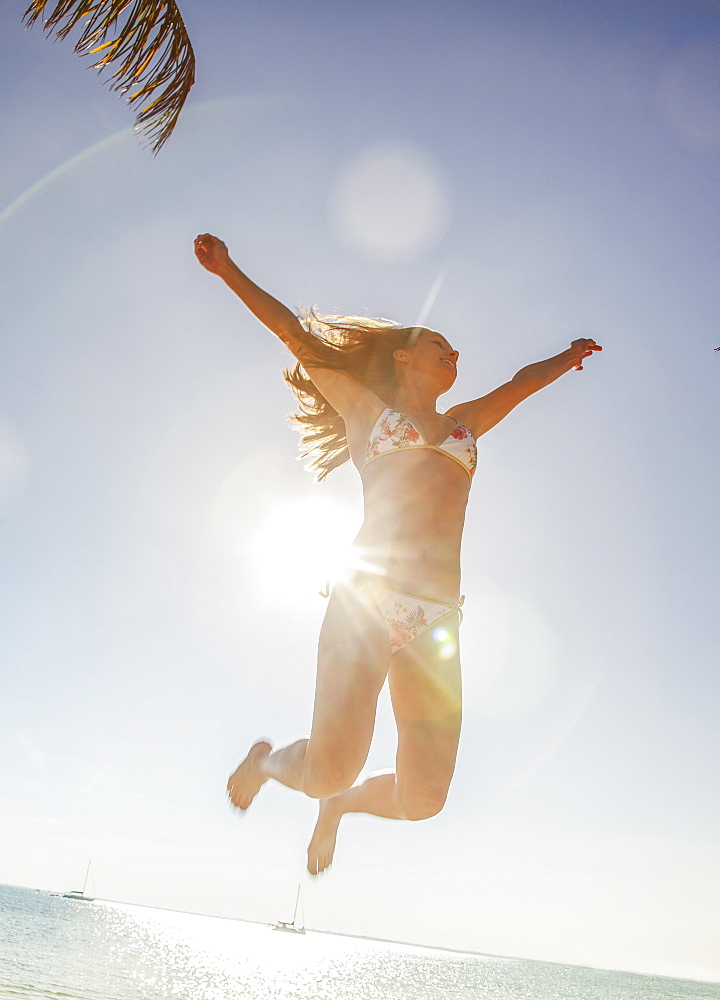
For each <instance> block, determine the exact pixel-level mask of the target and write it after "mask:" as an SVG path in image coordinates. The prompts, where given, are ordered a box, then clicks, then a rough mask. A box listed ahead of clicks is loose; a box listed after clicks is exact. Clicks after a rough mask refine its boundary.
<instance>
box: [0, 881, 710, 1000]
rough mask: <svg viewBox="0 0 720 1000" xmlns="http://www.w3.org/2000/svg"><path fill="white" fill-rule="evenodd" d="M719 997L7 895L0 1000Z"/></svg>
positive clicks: (4, 890)
mask: <svg viewBox="0 0 720 1000" xmlns="http://www.w3.org/2000/svg"><path fill="white" fill-rule="evenodd" d="M18 998H42V1000H455V998H463V1000H720V985H714V984H711V983H699V982H690V981H687V980H680V979H668V978H664V977H656V976H639V975H634V974H630V973H624V972H602V971H598V970H595V969H585V968H579V967H576V966H570V965H557V964H551V963H546V962H530V961H524V960H521V959H509V958H496V957H491V956H485V955H477V954H465V953H459V952H450V951H440V950H435V949H432V948H419V947H414V946H410V945H399V944H391V943H389V942H383V941H368V940H366V939H360V938H352V937H344V936H340V935H335V934H323V933H320V932H313V931H309V932H308V933H307V934H305V935H299V934H292V933H286V934H283V933H276V932H274V931H272V930H271V929H270V928H269V927H266V926H264V925H261V924H253V923H246V922H244V921H239V920H228V919H226V918H222V917H206V916H198V915H196V914H192V913H174V912H171V911H168V910H157V909H151V908H149V907H142V906H130V905H127V904H124V903H112V902H108V901H104V900H96V901H94V902H92V903H89V902H82V901H77V900H72V899H65V898H63V897H62V896H54V895H51V894H50V893H46V892H40V891H38V890H33V889H21V888H17V887H15V886H0V1000H18Z"/></svg>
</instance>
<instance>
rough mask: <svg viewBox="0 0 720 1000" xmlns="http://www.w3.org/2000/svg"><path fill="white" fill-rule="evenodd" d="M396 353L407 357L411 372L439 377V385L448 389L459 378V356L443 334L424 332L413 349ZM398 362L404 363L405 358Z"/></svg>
mask: <svg viewBox="0 0 720 1000" xmlns="http://www.w3.org/2000/svg"><path fill="white" fill-rule="evenodd" d="M395 353H396V355H398V354H399V355H405V358H406V359H407V360H406V363H407V365H408V370H409V371H417V372H422V373H423V374H431V375H437V379H438V383H439V384H440V385H445V386H446V388H448V389H449V388H450V386H451V385H452V384H453V382H454V381H455V379H456V377H457V360H458V357H459V354H458V352H457V351H454V350H453V348H452V347H451V345H450V344H449V343H448V341H447V340H446V339H445V337H443V336H442V334H440V333H436V332H435V331H434V330H423V331H422V333H421V334H420V335H419V337H418V338H417V339H416V341H415V343H414V344H413V346H412V347H409V348H407V349H406V350H405V351H396V352H395ZM397 360H400V361H402V360H403V358H402V357H400V358H398V359H397ZM443 391H446V390H445V389H443Z"/></svg>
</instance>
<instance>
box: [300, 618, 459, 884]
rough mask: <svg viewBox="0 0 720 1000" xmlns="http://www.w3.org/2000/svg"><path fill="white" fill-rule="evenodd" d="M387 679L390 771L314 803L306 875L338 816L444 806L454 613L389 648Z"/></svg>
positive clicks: (315, 866) (455, 704)
mask: <svg viewBox="0 0 720 1000" xmlns="http://www.w3.org/2000/svg"><path fill="white" fill-rule="evenodd" d="M389 683H390V694H391V697H392V703H393V711H394V713H395V719H396V722H397V728H398V750H397V758H396V770H395V773H385V774H375V775H372V776H371V777H369V778H368V779H367V780H365V781H363V782H361V783H360V784H359V785H355V786H353V787H352V788H349V789H348V790H347V791H346V792H343V793H342V794H341V795H336V796H335V797H334V798H330V799H327V800H325V801H323V802H321V803H320V813H319V816H318V821H317V825H316V827H315V831H314V833H313V836H312V840H311V841H310V846H309V847H308V870H309V871H310V872H311V873H312V874H316V873H318V872H321V871H323V869H325V868H327V867H328V865H329V864H330V863H331V861H332V857H333V852H334V849H335V839H336V836H337V829H338V825H339V823H340V820H341V819H342V817H343V816H344V815H345V813H349V812H364V813H370V814H372V815H374V816H384V817H386V818H388V819H411V820H419V819H427V818H428V817H430V816H434V815H436V814H437V813H438V812H440V810H441V809H442V807H443V805H444V804H445V799H446V797H447V792H448V788H449V787H450V781H451V779H452V776H453V772H454V770H455V758H456V755H457V747H458V740H459V737H460V723H461V717H462V706H461V682H460V658H459V654H458V620H457V616H454V617H452V618H447V619H444V620H443V622H442V623H441V625H440V627H439V628H437V629H434V628H430V629H428V630H427V631H426V632H424V633H423V634H422V635H420V636H418V637H417V638H416V639H413V640H412V642H410V643H408V645H407V646H405V647H404V648H403V649H401V650H399V651H398V652H397V653H395V654H394V655H393V658H392V663H391V666H390V671H389Z"/></svg>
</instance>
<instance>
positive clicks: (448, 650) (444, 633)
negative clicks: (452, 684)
mask: <svg viewBox="0 0 720 1000" xmlns="http://www.w3.org/2000/svg"><path fill="white" fill-rule="evenodd" d="M432 635H433V639H434V640H435V642H436V643H437V644H438V647H439V648H438V656H439V657H440V659H441V660H451V659H452V658H453V656H455V654H456V653H457V642H456V641H455V638H454V636H452V635H451V634H450V632H448V630H447V629H446V628H443V627H442V625H440V626H438V628H435V629H433V634H432Z"/></svg>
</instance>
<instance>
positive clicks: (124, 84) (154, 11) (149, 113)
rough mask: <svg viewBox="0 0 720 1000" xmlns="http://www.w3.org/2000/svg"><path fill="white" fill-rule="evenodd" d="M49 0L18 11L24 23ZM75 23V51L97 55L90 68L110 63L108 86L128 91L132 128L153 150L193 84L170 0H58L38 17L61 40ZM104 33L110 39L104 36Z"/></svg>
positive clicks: (186, 43) (188, 51)
mask: <svg viewBox="0 0 720 1000" xmlns="http://www.w3.org/2000/svg"><path fill="white" fill-rule="evenodd" d="M48 6H49V0H33V2H32V3H31V4H30V6H29V7H28V9H27V10H26V11H25V14H24V15H23V20H24V21H25V22H26V24H28V25H32V24H35V22H36V21H38V20H39V19H40V18H41V17H42V16H43V14H44V12H45V9H46V7H48ZM78 26H80V28H81V29H82V34H81V35H80V38H79V39H78V41H77V44H76V45H75V51H76V52H77V53H78V55H85V56H94V55H99V54H100V53H102V58H100V59H99V60H98V61H97V62H96V63H94V64H93V65H94V68H95V69H97V70H103V69H105V68H106V67H108V66H112V67H113V69H114V72H113V74H112V76H111V77H110V80H109V81H108V82H109V86H110V88H111V89H112V90H119V91H120V92H121V93H122V94H128V92H130V93H129V96H128V98H127V101H128V104H129V105H130V106H131V107H132V108H133V109H134V110H135V129H136V131H138V132H140V133H141V134H142V135H143V136H144V137H145V138H147V139H148V140H149V142H150V145H151V148H152V151H153V153H157V152H158V151H159V150H160V149H161V147H162V146H163V145H164V144H165V143H166V142H167V140H168V139H169V138H170V135H171V134H172V131H173V129H174V128H175V125H176V124H177V120H178V117H179V115H180V112H181V111H182V108H183V105H184V104H185V101H186V99H187V96H188V94H189V93H190V88H191V87H192V85H193V83H194V82H195V54H194V53H193V50H192V45H191V44H190V39H189V37H188V33H187V30H186V28H185V24H184V22H183V19H182V16H181V14H180V11H179V9H178V6H177V4H176V3H175V2H174V0H58V2H57V3H56V4H55V7H54V9H53V11H52V13H51V14H50V15H49V16H48V17H47V18H44V20H43V27H44V29H45V31H46V33H48V34H49V33H50V32H53V31H54V32H55V34H56V35H57V37H58V38H66V37H67V36H68V35H69V34H70V32H71V31H72V30H73V29H74V28H76V27H78ZM109 36H114V37H111V38H110V40H108V37H109Z"/></svg>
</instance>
